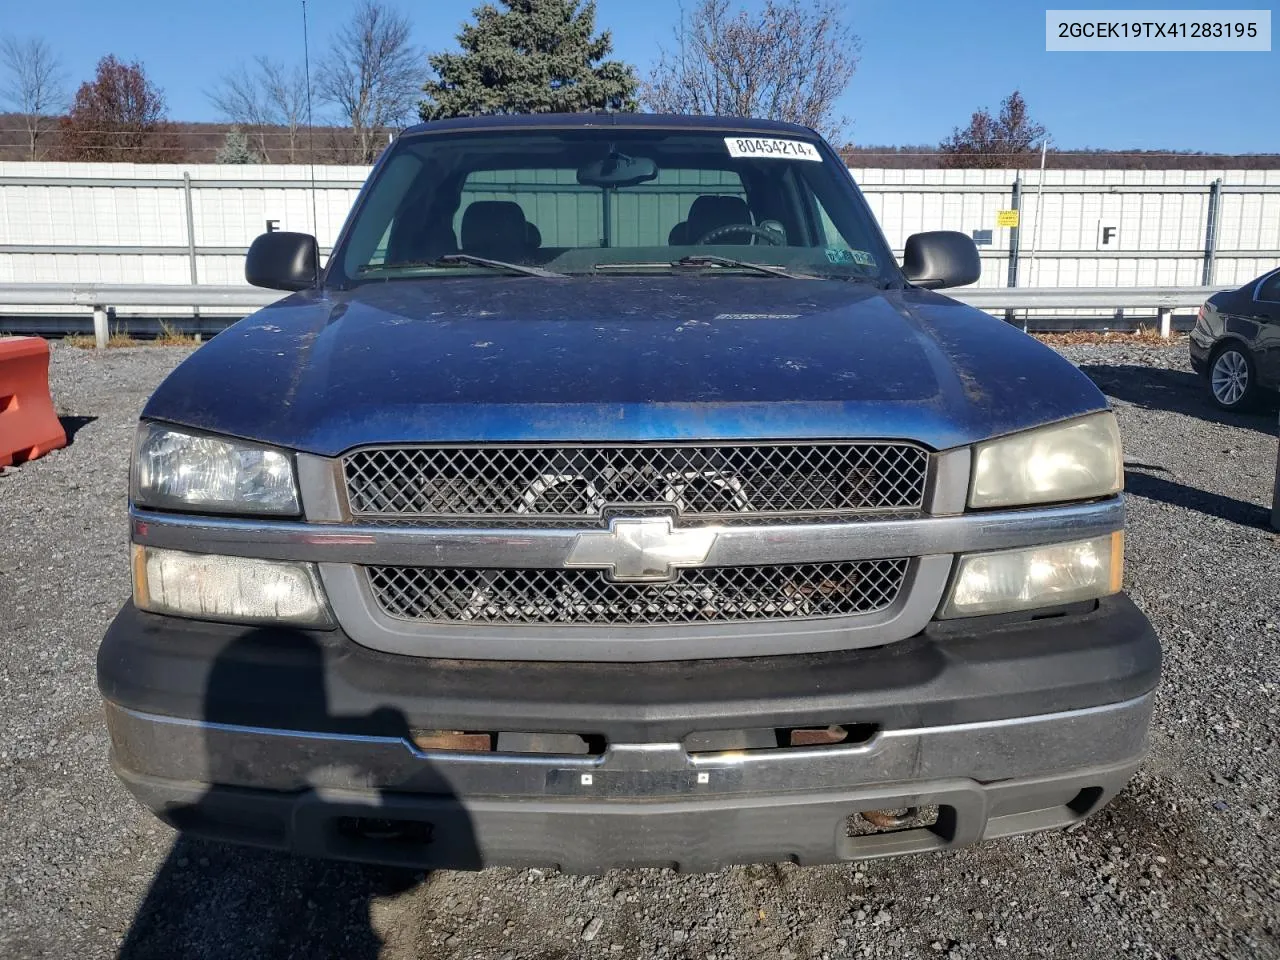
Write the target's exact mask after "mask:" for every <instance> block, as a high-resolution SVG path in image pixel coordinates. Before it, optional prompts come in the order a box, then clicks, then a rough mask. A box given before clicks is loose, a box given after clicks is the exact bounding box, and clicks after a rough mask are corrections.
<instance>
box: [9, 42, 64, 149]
mask: <svg viewBox="0 0 1280 960" xmlns="http://www.w3.org/2000/svg"><path fill="white" fill-rule="evenodd" d="M0 68H3V71H4V79H3V83H2V84H0V103H4V104H5V105H6V106H7V107H8V108H9V109H11V110H12V111H13V112H14V113H16V114H18V116H19V117H21V118H22V124H23V128H24V130H25V131H26V134H27V153H28V159H30V160H35V159H36V158H37V156H38V155H39V144H40V139H41V138H42V137H43V136H44V135H45V133H47V132H48V131H50V130H52V129H53V128H54V127H56V126H57V124H58V118H57V114H59V113H61V112H62V111H63V110H64V109H65V108H66V105H67V95H66V89H65V87H64V84H65V83H66V74H65V73H64V72H63V70H62V64H61V63H60V62H59V61H58V58H57V56H56V55H55V54H54V52H53V48H52V47H50V46H49V44H48V43H46V42H45V40H44V39H43V38H42V37H29V38H27V39H26V40H19V39H17V38H16V37H5V38H4V39H3V40H0Z"/></svg>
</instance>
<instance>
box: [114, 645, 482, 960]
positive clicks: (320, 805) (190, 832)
mask: <svg viewBox="0 0 1280 960" xmlns="http://www.w3.org/2000/svg"><path fill="white" fill-rule="evenodd" d="M336 656H340V654H339V653H337V652H336V651H335V650H334V649H332V648H327V647H326V646H323V645H322V644H321V643H320V642H318V641H317V640H316V639H315V637H313V636H312V635H310V634H307V633H303V632H300V631H289V630H277V629H272V630H249V631H247V632H245V633H244V634H241V635H240V636H239V637H238V638H237V639H235V640H234V641H232V642H230V643H229V644H227V645H226V647H225V648H224V649H223V650H221V651H220V652H219V654H218V656H217V658H216V660H215V661H214V664H213V666H212V668H211V670H210V672H209V676H208V682H207V686H206V690H205V695H204V714H203V720H204V721H205V722H206V726H204V727H202V728H201V740H202V744H201V749H202V750H203V756H202V760H203V763H204V768H203V771H204V772H203V773H202V775H201V782H203V783H207V784H212V785H213V786H209V787H206V788H204V790H203V792H202V793H201V795H200V796H199V798H198V799H196V800H195V801H194V802H189V803H178V804H169V805H166V807H165V809H164V810H162V811H161V812H160V816H161V819H163V820H165V822H167V823H169V824H170V825H171V826H174V827H175V828H176V829H178V830H179V831H180V833H179V836H178V837H177V838H176V840H175V842H174V844H173V847H172V848H171V850H170V851H169V854H168V856H167V857H166V859H165V862H164V863H163V864H162V866H161V867H160V869H159V871H158V872H157V874H156V876H155V878H154V879H153V880H152V883H151V886H150V888H149V890H148V892H147V895H146V897H145V899H144V900H143V902H142V904H141V905H140V907H139V908H138V911H137V913H136V915H135V916H134V919H133V922H132V924H131V925H130V928H129V931H128V933H127V934H126V937H125V940H124V943H123V945H122V947H121V949H120V954H119V956H120V957H121V958H124V960H152V958H155V960H159V958H166V960H168V958H174V957H227V958H236V960H245V958H249V957H270V958H277V957H306V958H323V957H341V958H344V960H367V958H368V960H371V958H375V957H377V956H378V955H379V953H380V951H381V948H382V939H381V937H380V936H379V935H378V933H377V932H376V931H375V929H374V926H373V922H372V916H371V905H372V902H373V900H374V899H375V898H376V897H380V896H388V895H394V894H397V893H403V892H405V891H407V890H409V889H411V888H413V887H414V886H416V885H417V884H419V883H420V882H421V881H422V880H423V879H424V876H425V873H424V871H423V868H422V866H421V864H422V863H423V862H427V861H429V859H431V858H430V857H429V856H428V851H427V850H426V849H425V848H426V847H428V846H434V847H437V848H443V849H444V850H445V852H446V853H447V860H448V862H450V863H459V864H465V863H468V862H474V863H476V864H478V863H479V859H480V857H479V853H478V851H477V848H476V844H475V840H474V837H473V835H472V833H471V830H470V821H469V819H468V818H467V816H466V814H465V812H464V811H463V809H462V807H461V806H460V805H457V804H456V803H451V801H452V800H453V799H454V797H453V795H452V793H451V792H450V791H449V789H448V785H447V783H446V782H445V781H444V780H443V778H442V777H441V776H439V775H438V774H436V773H433V772H432V771H431V770H430V769H429V767H428V765H427V762H426V761H424V760H422V759H421V758H417V759H415V760H413V761H412V762H411V763H412V767H411V769H410V770H409V772H408V773H406V772H405V771H406V768H405V766H404V765H403V763H401V762H400V761H401V760H402V759H404V758H407V757H409V756H410V750H411V748H410V746H409V744H410V743H411V742H412V741H411V739H410V728H409V724H408V722H407V720H406V718H405V717H404V715H403V714H402V713H400V712H399V711H397V710H393V709H390V708H387V707H379V708H377V709H375V710H373V711H370V712H369V713H367V714H363V715H338V714H335V713H332V712H331V711H330V708H329V698H328V696H327V694H326V679H325V677H326V670H325V666H326V658H330V657H336ZM219 725H223V726H219ZM226 725H230V726H235V727H239V728H244V727H256V728H261V729H263V730H273V729H277V730H278V729H292V730H300V731H308V733H309V736H307V737H306V738H303V739H302V740H301V741H299V740H290V741H289V743H290V745H291V749H287V750H284V751H282V750H281V749H280V748H278V747H277V748H263V747H262V746H261V745H262V744H263V743H264V741H265V742H270V740H271V738H270V736H269V735H265V734H264V735H262V736H250V737H243V736H239V737H238V736H237V735H236V732H234V731H227V730H226ZM326 735H330V736H326ZM332 735H337V736H332ZM351 737H362V738H377V739H376V740H367V741H361V742H359V743H358V745H357V749H354V750H344V749H343V746H342V745H343V743H344V739H339V738H351ZM394 740H401V741H402V742H403V744H404V750H405V753H404V757H403V758H401V757H397V758H396V761H395V764H394V765H393V766H388V765H387V763H386V758H387V757H388V756H389V755H391V756H394V755H395V754H396V753H397V752H398V751H396V750H395V746H394ZM346 742H349V741H346ZM362 747H381V749H378V750H376V751H371V752H369V753H368V756H369V757H370V758H371V761H372V762H371V763H369V764H363V763H353V762H352V757H359V756H363V755H364V752H363V751H362V749H361V748H362ZM263 779H266V780H268V781H270V782H273V783H275V784H281V783H285V782H290V781H296V783H295V784H294V787H295V788H294V789H293V790H292V791H291V792H289V793H283V792H282V793H275V794H273V795H271V796H266V795H264V794H263V793H261V792H258V793H255V792H253V791H250V790H247V789H245V788H244V787H238V786H236V785H237V784H245V783H252V782H261V781H262V780H263ZM397 791H403V792H402V793H399V794H398V793H397ZM409 793H413V794H414V796H415V798H416V797H417V795H418V794H420V793H427V794H430V796H431V800H432V802H433V803H434V804H435V806H434V807H433V809H436V810H448V814H447V816H444V817H443V818H440V819H439V820H437V819H436V818H434V817H433V819H432V821H427V820H426V819H423V818H422V813H421V809H422V808H418V807H415V802H416V801H415V799H414V798H409V797H408V796H407V794H409ZM255 801H256V802H255ZM388 810H394V811H395V813H394V816H395V817H396V818H397V820H395V821H394V822H393V821H391V820H387V819H384V818H386V817H387V816H388V813H387V811H388ZM415 811H417V812H415ZM400 818H403V819H400ZM408 820H412V821H414V822H412V823H408V824H407V829H406V823H405V821H408ZM224 838H225V839H237V840H245V841H249V842H254V843H257V844H260V845H262V846H266V847H275V848H276V849H263V848H262V846H256V847H255V846H243V845H240V844H229V843H224V842H219V841H220V840H222V839H224ZM289 851H305V852H307V853H314V854H326V855H328V856H330V857H333V856H337V857H343V856H345V857H351V858H353V859H376V860H378V861H380V862H383V863H385V864H387V865H384V866H371V865H367V864H365V863H358V862H351V861H350V860H342V859H319V858H316V857H311V856H301V855H297V854H295V853H292V852H289Z"/></svg>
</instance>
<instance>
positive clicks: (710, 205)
mask: <svg viewBox="0 0 1280 960" xmlns="http://www.w3.org/2000/svg"><path fill="white" fill-rule="evenodd" d="M731 223H744V224H750V223H751V210H750V209H749V208H748V207H747V201H745V200H743V199H742V198H741V197H729V196H724V195H723V194H713V193H704V194H701V195H699V196H698V197H697V198H696V199H695V200H694V201H693V203H692V204H691V205H690V206H689V216H688V217H687V218H686V219H684V220H682V221H680V222H679V223H677V224H676V225H675V226H674V227H672V228H671V233H670V234H668V235H667V243H668V245H670V246H673V247H688V246H693V245H694V244H695V243H697V242H698V240H699V239H700V238H701V237H702V236H703V235H704V234H706V233H707V231H709V230H714V229H716V228H717V227H727V226H728V225H729V224H731ZM718 242H720V243H730V244H747V243H750V242H751V234H749V233H731V234H729V235H728V236H726V237H725V238H724V239H723V240H721V241H718Z"/></svg>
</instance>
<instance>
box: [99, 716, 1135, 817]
mask: <svg viewBox="0 0 1280 960" xmlns="http://www.w3.org/2000/svg"><path fill="white" fill-rule="evenodd" d="M1153 697H1154V695H1153V694H1146V695H1144V696H1142V697H1138V698H1135V699H1133V700H1127V701H1124V702H1121V703H1113V704H1106V705H1102V706H1097V707H1091V708H1087V709H1082V710H1072V711H1067V712H1062V713H1052V714H1042V715H1037V716H1029V717H1017V718H1011V719H1006V720H998V721H991V722H985V723H966V724H957V725H954V726H939V727H928V728H919V729H906V730H886V731H881V732H880V733H879V734H877V735H876V736H875V737H873V738H872V739H871V740H869V741H867V742H865V743H861V744H856V745H852V746H847V747H846V746H839V747H826V748H820V749H796V750H765V751H753V752H737V753H715V754H698V755H690V754H689V753H687V752H686V751H685V750H684V749H683V748H682V747H681V745H680V744H678V743H657V744H634V743H618V744H613V745H611V746H610V747H609V748H608V749H607V751H606V752H605V753H604V754H603V755H602V756H599V757H572V756H540V755H537V756H535V755H520V754H470V755H467V754H456V753H439V752H436V753H429V752H424V751H422V750H419V749H418V748H417V747H415V746H414V745H413V744H412V743H411V742H410V741H409V740H408V739H407V736H406V737H390V736H361V735H352V734H332V733H316V732H308V731H295V730H276V729H267V728H261V727H248V726H238V725H234V724H224V723H209V722H204V721H199V720H190V719H183V718H177V717H166V716H159V715H155V714H147V713H140V712H138V711H134V710H130V709H127V708H124V707H121V706H118V705H116V704H113V703H110V702H108V703H107V704H106V715H107V725H108V728H109V729H110V732H111V740H112V748H113V756H114V760H115V762H116V764H117V765H118V766H119V767H120V768H121V769H122V770H124V771H128V772H130V773H131V774H134V775H136V776H139V777H148V778H154V779H160V780H168V781H182V782H185V783H188V784H204V785H215V784H216V785H219V786H235V787H246V788H254V789H265V790H277V791H298V790H304V789H339V790H341V789H350V790H386V791H395V792H403V793H412V794H449V795H453V796H456V797H459V798H463V799H466V798H473V797H477V798H483V797H490V798H505V799H517V798H529V799H553V798H560V799H566V800H604V799H609V800H618V799H624V798H633V799H645V800H661V799H671V800H678V799H682V798H693V797H728V796H740V795H759V794H795V793H800V792H810V791H821V790H833V789H850V788H855V787H862V786H873V785H881V784H890V783H894V784H897V783H908V784H909V783H911V782H913V781H936V780H945V779H950V778H958V779H964V780H969V781H977V782H979V783H991V782H994V781H1000V780H1008V779H1012V778H1018V777H1031V776H1035V775H1039V774H1052V773H1057V772H1061V771H1064V770H1070V769H1074V768H1080V767H1090V766H1097V765H1102V764H1112V763H1122V762H1127V761H1136V760H1137V759H1138V758H1140V757H1141V756H1142V755H1143V754H1144V753H1145V750H1146V736H1147V727H1148V724H1149V722H1150V717H1151V710H1152V705H1153ZM495 722H497V721H495Z"/></svg>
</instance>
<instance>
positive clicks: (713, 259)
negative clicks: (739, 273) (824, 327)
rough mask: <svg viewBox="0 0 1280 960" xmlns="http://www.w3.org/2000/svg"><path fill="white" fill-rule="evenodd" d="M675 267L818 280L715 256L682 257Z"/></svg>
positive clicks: (762, 264) (775, 268) (701, 254)
mask: <svg viewBox="0 0 1280 960" xmlns="http://www.w3.org/2000/svg"><path fill="white" fill-rule="evenodd" d="M671 265H672V266H673V267H737V268H739V269H742V270H754V271H756V272H757V273H763V274H767V275H768V276H771V277H789V278H790V279H792V280H817V279H818V278H817V277H815V276H813V275H811V274H808V273H794V272H792V271H791V270H788V269H786V268H785V267H775V266H774V265H773V264H770V263H754V262H752V261H751V260H735V259H734V258H733V257H717V256H715V255H714V254H705V253H695V254H690V255H689V256H687V257H681V258H680V259H679V260H676V261H675V262H674V263H672V264H671Z"/></svg>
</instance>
